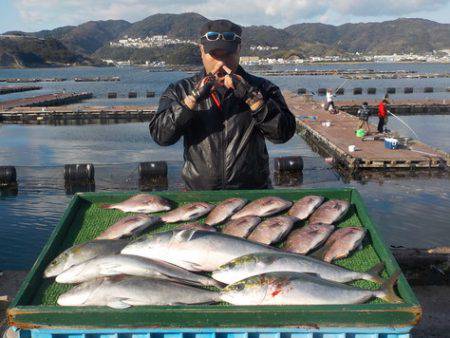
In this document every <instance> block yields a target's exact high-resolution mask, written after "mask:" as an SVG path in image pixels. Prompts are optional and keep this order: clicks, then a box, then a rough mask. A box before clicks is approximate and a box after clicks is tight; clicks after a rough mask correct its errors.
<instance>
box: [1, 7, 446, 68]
mask: <svg viewBox="0 0 450 338" xmlns="http://www.w3.org/2000/svg"><path fill="white" fill-rule="evenodd" d="M207 20H208V19H207V18H205V17H204V16H202V15H200V14H197V13H183V14H155V15H151V16H149V17H147V18H145V19H143V20H141V21H138V22H135V23H129V22H127V21H123V20H108V21H89V22H86V23H83V24H81V25H79V26H65V27H60V28H56V29H53V30H43V31H39V32H34V33H24V32H9V33H8V34H14V35H22V36H23V35H25V36H34V37H39V38H44V39H57V40H58V41H60V42H61V43H62V44H64V46H66V47H67V48H68V49H69V50H71V51H73V52H74V54H83V55H87V56H91V57H94V58H96V57H97V58H104V59H116V60H123V59H121V58H124V57H125V58H126V57H129V58H130V59H131V60H135V61H138V62H139V61H145V60H149V61H154V60H156V59H157V58H160V59H161V57H162V59H165V60H167V59H170V60H178V61H179V62H181V63H187V62H192V61H195V62H200V61H199V58H198V55H196V56H193V57H190V56H189V55H188V53H190V52H193V53H196V51H197V49H196V48H194V47H195V46H192V45H191V46H186V45H174V46H167V47H163V48H148V49H143V50H137V49H134V48H123V47H111V46H110V45H109V43H110V42H111V41H117V40H118V39H119V38H122V37H125V36H128V37H134V38H144V37H147V36H153V35H168V36H169V37H173V38H182V39H191V40H197V39H198V38H199V32H200V28H201V26H202V25H203V24H204V23H205V22H206V21H207ZM242 37H243V43H242V55H258V56H266V57H285V58H287V57H290V56H300V57H308V56H323V55H345V54H348V53H355V52H360V53H364V54H393V53H409V52H412V53H430V52H433V51H434V50H439V49H450V24H441V23H437V22H433V21H430V20H424V19H397V20H392V21H385V22H372V23H352V24H344V25H340V26H333V25H326V24H322V23H301V24H296V25H291V26H289V27H286V28H284V29H281V28H275V27H272V26H248V27H243V32H242ZM256 45H260V46H271V47H278V49H270V50H256V51H255V50H251V49H250V46H256ZM177 51H179V52H180V53H179V55H178V57H177ZM166 54H168V55H169V54H170V57H169V56H165V55H166Z"/></svg>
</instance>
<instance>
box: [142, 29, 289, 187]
mask: <svg viewBox="0 0 450 338" xmlns="http://www.w3.org/2000/svg"><path fill="white" fill-rule="evenodd" d="M241 34H242V28H241V27H240V26H238V25H236V24H235V23H233V22H231V21H228V20H213V21H208V22H206V23H205V24H204V25H203V26H202V28H201V32H200V36H199V37H200V44H199V49H200V54H201V58H202V62H203V69H202V70H201V71H200V72H199V73H197V74H195V75H194V76H192V77H189V78H185V79H182V80H180V81H178V82H175V83H172V84H170V85H169V86H168V88H167V89H166V90H165V91H164V93H163V94H162V96H161V98H160V101H159V106H158V109H157V111H156V113H155V114H154V115H153V116H152V117H151V120H150V124H149V129H150V134H151V136H152V138H153V139H154V141H155V142H156V143H157V144H159V145H161V146H168V145H171V144H174V143H176V142H177V141H178V140H179V139H180V138H181V137H183V142H184V165H183V170H182V178H183V180H184V182H185V184H186V188H187V189H191V190H209V189H247V188H248V189H252V188H259V189H261V188H267V187H270V184H271V183H270V178H269V173H270V172H269V156H268V152H267V148H266V143H265V140H266V139H267V140H269V141H271V142H272V143H284V142H287V141H288V140H289V139H290V138H291V137H292V136H293V135H294V133H295V129H296V123H295V118H294V115H293V114H292V113H291V111H290V110H289V108H288V107H287V105H286V102H285V100H284V98H283V95H282V94H281V91H280V89H279V88H278V87H277V86H275V85H274V84H273V83H271V82H270V81H268V80H266V79H264V78H261V77H257V76H254V75H251V74H249V73H247V72H246V71H245V70H244V69H243V68H242V67H241V66H240V65H239V57H240V51H241V42H242V41H241V40H242V38H241Z"/></svg>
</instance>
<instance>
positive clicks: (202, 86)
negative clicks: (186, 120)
mask: <svg viewBox="0 0 450 338" xmlns="http://www.w3.org/2000/svg"><path fill="white" fill-rule="evenodd" d="M222 66H223V63H222V62H219V63H217V65H216V66H215V67H214V69H213V70H212V71H211V72H210V73H208V74H206V76H205V77H204V78H202V79H201V80H200V81H199V82H198V83H197V84H196V85H195V88H194V89H193V90H192V92H191V94H190V95H188V96H187V97H186V98H185V99H184V104H185V105H186V106H187V107H188V108H189V109H194V107H195V105H196V104H197V103H198V102H199V101H202V100H204V99H206V98H207V97H208V96H209V95H210V94H211V91H212V90H213V89H214V87H218V86H219V85H220V84H219V81H218V80H217V78H216V76H215V74H216V73H217V72H218V71H219V70H220V69H221V68H222Z"/></svg>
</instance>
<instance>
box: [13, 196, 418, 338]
mask: <svg viewBox="0 0 450 338" xmlns="http://www.w3.org/2000/svg"><path fill="white" fill-rule="evenodd" d="M155 194H156V195H159V196H161V197H164V198H167V199H169V200H171V201H172V202H174V203H175V204H177V205H183V204H186V203H189V202H197V201H203V202H209V203H213V204H217V203H219V202H220V201H223V200H224V199H226V198H231V197H241V198H245V199H247V200H250V201H252V200H255V199H258V198H261V197H266V196H278V197H280V198H283V199H286V200H289V201H296V200H298V199H300V198H302V197H304V196H306V195H311V194H313V195H320V196H323V197H325V198H326V199H336V198H337V199H342V200H346V201H348V202H350V203H351V204H352V206H351V208H350V209H349V212H348V213H347V214H346V216H345V218H344V219H342V220H341V221H339V222H338V223H337V224H336V225H337V227H338V228H344V227H348V226H353V227H362V228H364V229H365V230H366V231H367V235H366V238H365V240H364V241H363V243H362V250H359V251H356V252H354V253H353V254H351V255H350V256H349V257H347V258H343V259H339V260H337V261H336V262H335V263H336V264H337V265H339V266H342V267H345V268H347V269H350V270H354V271H367V270H368V269H369V268H370V267H372V266H373V265H374V264H378V263H380V262H383V263H384V266H385V270H384V271H383V272H382V277H383V278H387V277H388V276H392V275H393V274H394V272H396V271H399V269H400V268H399V266H398V264H397V262H396V260H395V259H394V257H393V256H392V253H391V252H390V250H389V248H388V247H387V246H386V244H385V243H384V241H383V239H382V237H381V234H380V232H379V230H378V228H377V227H376V225H375V224H374V223H373V222H372V220H371V219H370V216H369V215H368V213H367V210H366V207H365V206H364V203H363V201H362V198H361V196H360V195H359V193H358V192H357V191H356V190H355V189H347V188H346V189H304V190H303V189H282V190H243V191H214V192H200V191H192V192H158V193H155ZM131 196H132V194H130V193H80V194H76V195H75V196H74V197H73V199H72V201H71V203H70V205H69V206H68V208H67V210H66V212H65V213H64V215H63V217H62V219H61V221H60V223H59V224H58V225H57V226H56V227H55V229H54V231H53V233H52V235H51V236H50V238H49V240H48V243H47V244H46V245H45V247H44V248H43V250H42V252H41V254H40V255H39V257H38V259H37V261H36V263H35V264H34V265H33V268H32V269H31V271H30V272H29V274H28V276H27V277H26V278H25V280H24V282H23V284H22V286H21V288H20V290H19V292H18V294H17V296H16V298H15V299H14V300H13V302H12V303H11V304H10V307H9V309H8V311H7V315H8V325H10V326H12V327H14V328H16V329H17V333H18V334H19V337H20V338H26V337H28V338H37V337H41V338H42V337H44V338H52V337H60V338H61V337H63V338H69V337H74V336H89V337H95V338H97V337H98V338H100V337H104V336H105V335H108V336H112V335H113V336H115V337H116V336H119V337H133V338H138V337H151V336H157V337H163V338H170V337H171V338H173V337H194V338H204V337H217V338H235V337H249V336H250V337H254V338H279V337H280V336H283V337H286V338H300V337H305V338H306V337H313V336H314V337H318V338H325V337H392V338H407V337H410V335H409V333H410V330H411V328H412V327H413V326H415V325H416V324H417V323H418V321H419V320H420V318H421V314H422V309H421V307H420V304H419V303H418V301H417V299H416V297H415V295H414V293H413V292H412V290H411V288H410V286H409V284H408V282H407V281H406V279H405V277H404V276H403V274H401V275H400V278H399V280H398V284H397V288H396V289H397V293H398V295H399V296H400V298H401V301H402V302H401V303H396V304H394V303H389V302H386V301H382V300H371V301H369V302H368V303H364V304H355V305H338V304H337V305H301V306H300V305H278V306H270V305H265V306H261V305H258V306H234V305H227V304H224V303H221V304H216V305H175V306H134V307H131V308H128V309H111V308H108V307H105V306H87V307H64V306H58V305H57V303H56V302H57V299H58V297H59V295H61V294H62V293H64V292H66V291H67V290H68V289H69V288H70V286H69V285H63V284H58V283H55V282H54V281H53V280H49V279H44V278H43V272H44V269H45V268H46V267H47V266H48V264H49V263H50V261H52V260H53V258H54V257H55V256H56V255H58V254H59V253H60V252H61V251H62V250H64V249H66V248H69V247H71V246H73V245H75V244H78V243H83V242H86V241H89V240H91V239H93V238H95V237H96V236H98V235H99V234H100V233H102V232H103V231H105V230H106V229H107V228H108V227H109V226H110V225H111V224H112V223H111V222H115V221H117V220H118V219H120V218H121V217H123V213H122V212H120V211H118V210H105V209H102V208H100V205H102V204H104V203H117V202H120V201H123V200H125V199H127V198H129V197H131ZM155 215H160V214H158V213H157V214H155ZM203 221H204V218H201V219H200V222H203ZM181 223H182V222H181ZM179 225H180V223H174V224H166V225H163V226H162V227H159V228H157V229H153V230H150V233H151V232H153V231H155V230H156V231H157V232H161V231H164V230H170V229H173V228H175V227H178V226H179ZM354 285H355V286H358V287H361V288H365V289H368V290H374V289H377V288H378V287H379V286H378V285H377V284H374V283H373V282H369V281H361V280H360V281H357V282H355V283H354Z"/></svg>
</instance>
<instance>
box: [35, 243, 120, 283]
mask: <svg viewBox="0 0 450 338" xmlns="http://www.w3.org/2000/svg"><path fill="white" fill-rule="evenodd" d="M127 244H128V241H127V240H123V239H117V240H107V239H101V240H94V241H90V242H86V243H82V244H78V245H75V246H73V247H71V248H68V249H67V250H65V251H63V252H62V253H60V254H59V255H58V256H57V257H56V258H55V259H54V260H53V261H51V263H50V264H49V266H48V267H47V268H46V269H45V271H44V276H45V277H54V276H57V275H59V274H60V273H62V272H63V271H65V270H67V269H68V268H70V267H71V266H73V265H77V264H80V263H83V262H85V261H87V260H89V259H92V258H95V257H98V256H103V255H112V254H116V253H119V252H120V250H122V249H123V247H125V245H127Z"/></svg>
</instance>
